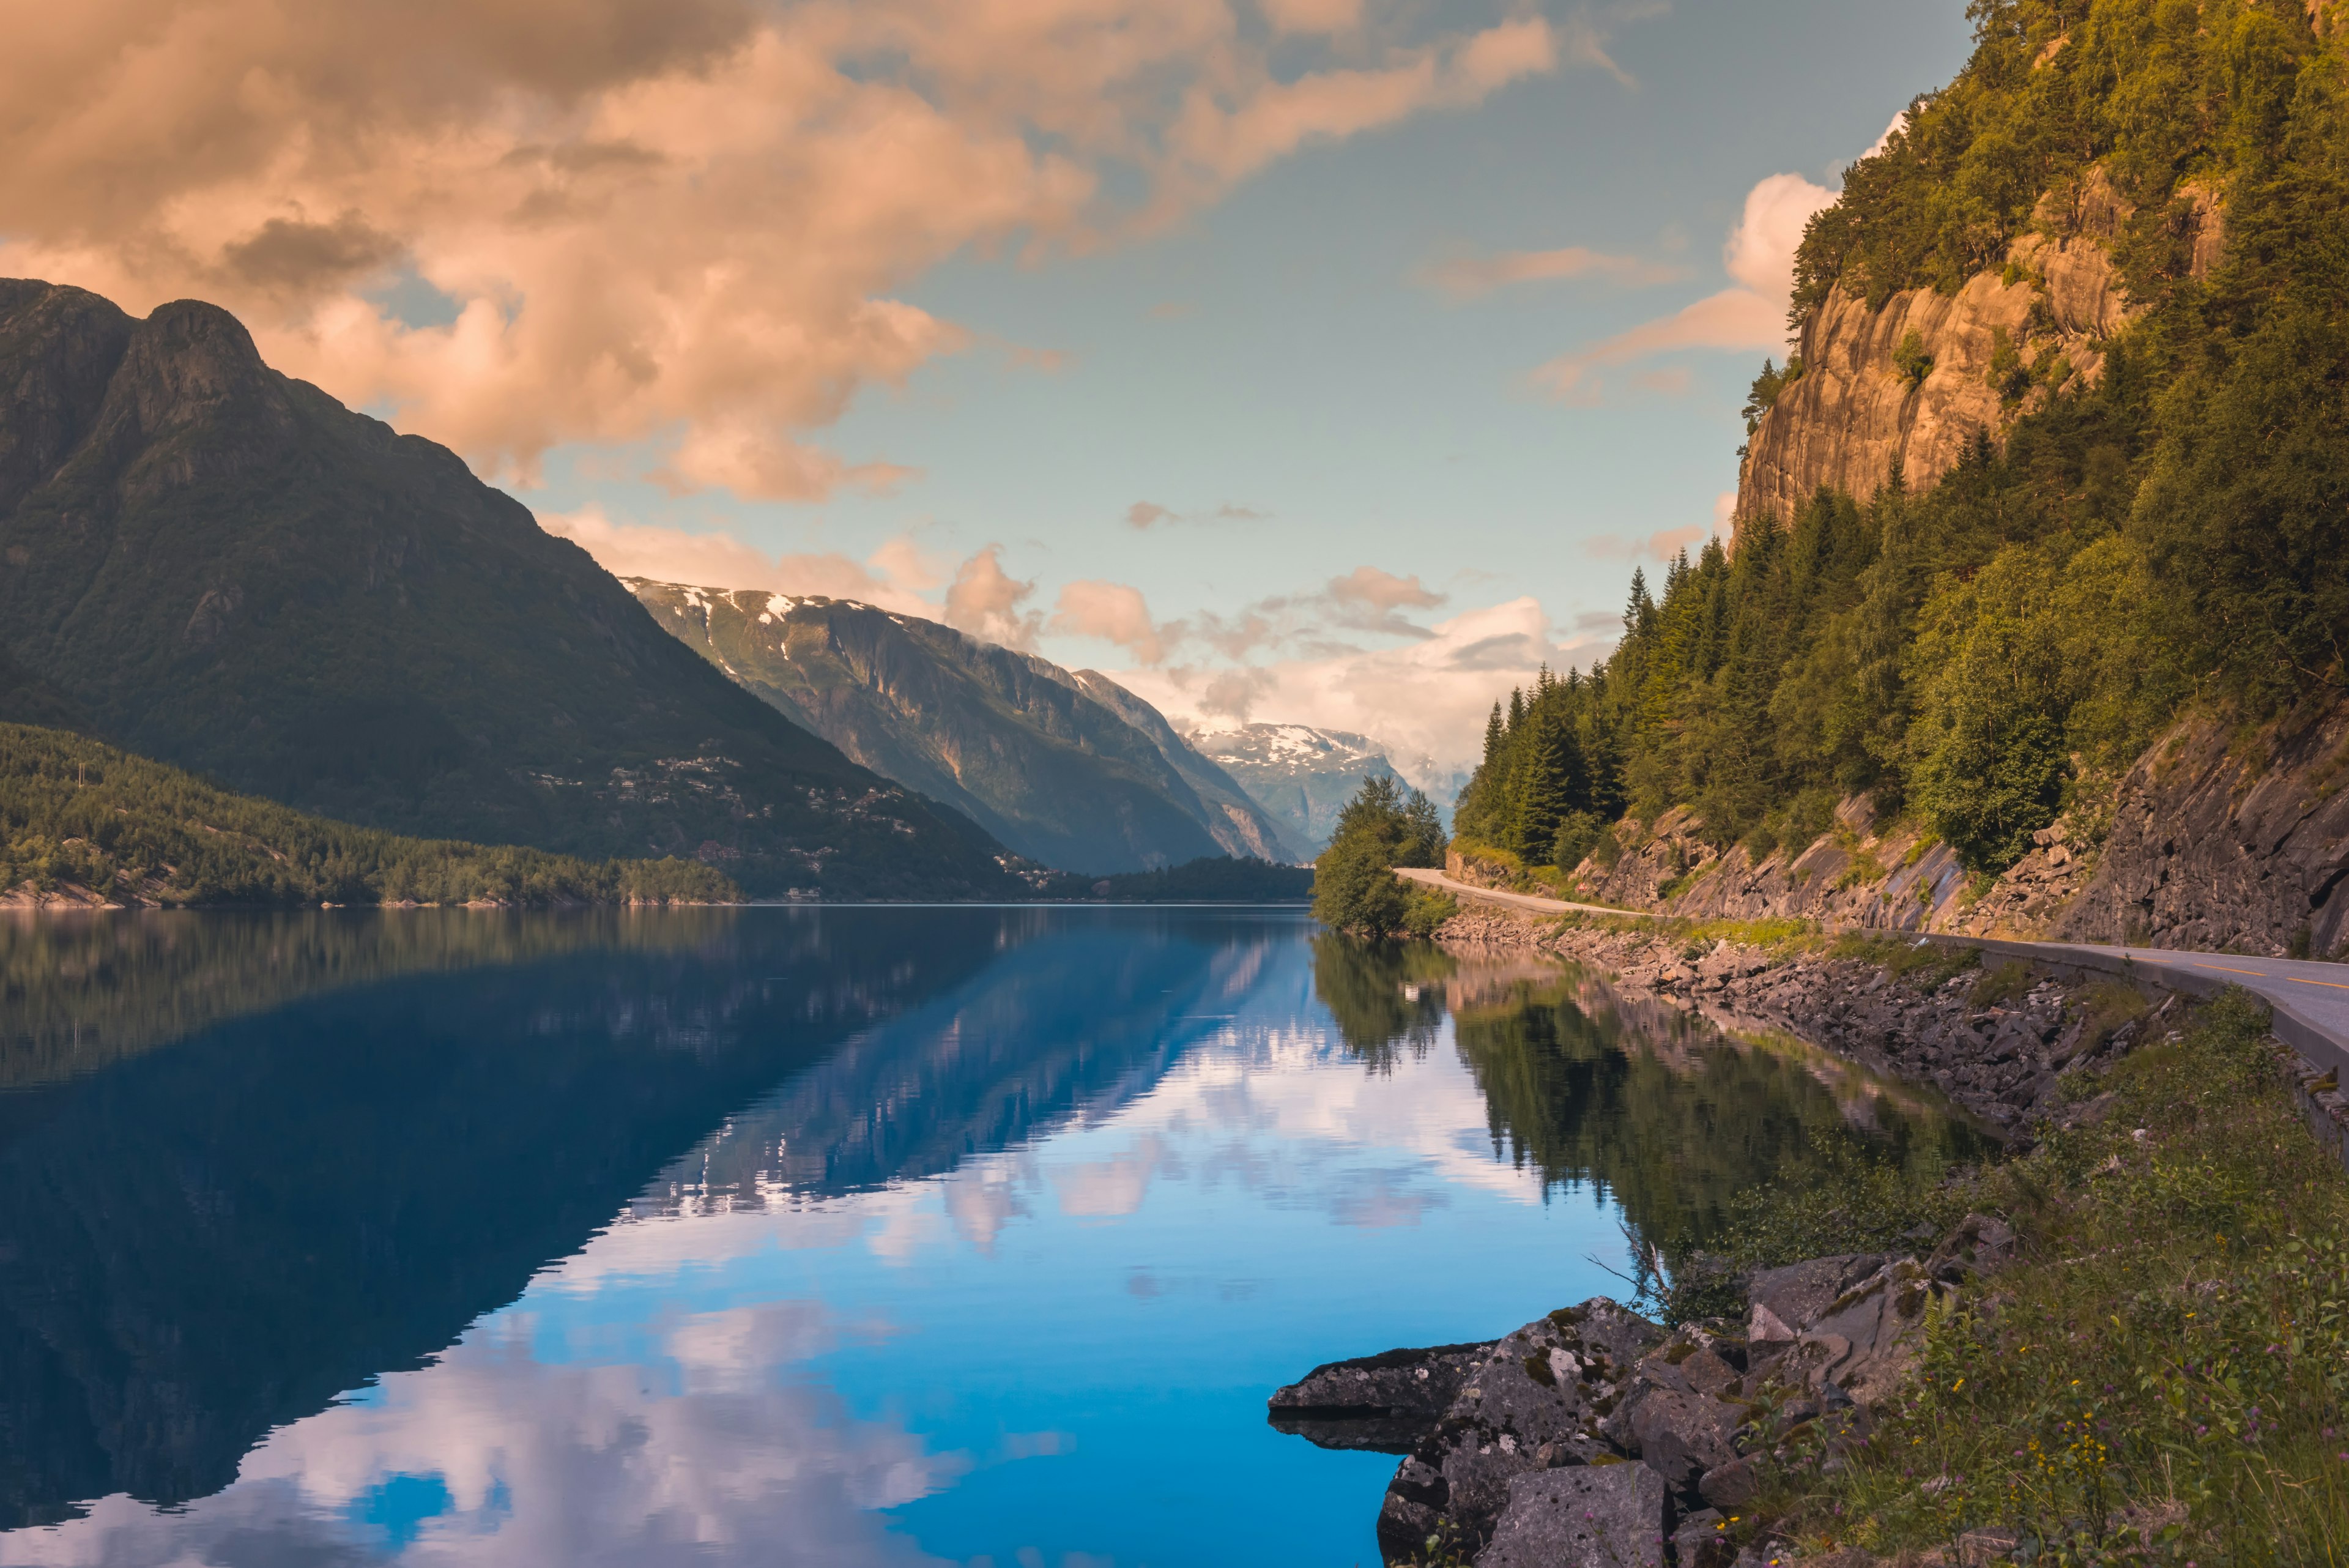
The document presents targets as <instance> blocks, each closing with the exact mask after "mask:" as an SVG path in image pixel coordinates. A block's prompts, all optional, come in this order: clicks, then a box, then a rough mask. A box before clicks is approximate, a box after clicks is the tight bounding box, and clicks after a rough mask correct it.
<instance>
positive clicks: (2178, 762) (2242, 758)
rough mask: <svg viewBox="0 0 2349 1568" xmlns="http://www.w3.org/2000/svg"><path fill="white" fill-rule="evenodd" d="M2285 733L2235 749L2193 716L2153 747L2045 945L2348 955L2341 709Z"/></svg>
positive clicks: (2348, 768) (2344, 721) (2209, 722)
mask: <svg viewBox="0 0 2349 1568" xmlns="http://www.w3.org/2000/svg"><path fill="white" fill-rule="evenodd" d="M2280 731H2281V727H2280V729H2279V731H2271V732H2268V733H2264V734H2261V735H2259V736H2257V737H2254V738H2253V742H2252V743H2251V744H2250V745H2248V746H2243V747H2240V748H2238V747H2236V746H2235V745H2233V744H2232V743H2231V742H2232V741H2233V740H2234V739H2235V737H2234V736H2233V735H2231V734H2230V732H2229V730H2228V729H2227V727H2226V726H2225V725H2223V724H2222V723H2220V722H2218V721H2217V720H2215V719H2209V718H2190V719H2189V720H2187V721H2185V722H2181V723H2180V724H2178V726H2177V728H2175V729H2174V730H2173V731H2171V732H2170V733H2169V734H2168V736H2166V737H2164V738H2163V739H2162V740H2161V741H2160V742H2157V743H2156V744H2155V745H2154V747H2153V748H2152V749H2151V750H2150V751H2148V752H2147V753H2146V754H2145V756H2144V757H2143V758H2141V759H2140V760H2139V761H2138V763H2137V766H2136V767H2134V768H2132V769H2131V770H2130V771H2129V774H2128V775H2127V778H2126V779H2124V780H2123V781H2122V784H2121V787H2120V794H2119V799H2118V802H2117V804H2116V809H2115V811H2114V814H2113V820H2112V826H2111V829H2110V831H2109V833H2108V834H2107V836H2106V838H2105V841H2104V844H2103V845H2102V846H2101V848H2100V850H2099V852H2098V855H2097V858H2096V863H2095V875H2094V876H2093V877H2090V878H2088V879H2087V882H2086V886H2085V888H2083V889H2082V891H2081V892H2080V894H2079V896H2078V897H2077V898H2075V899H2073V900H2072V901H2070V903H2069V904H2068V905H2067V906H2066V907H2065V908H2064V909H2063V911H2062V912H2061V913H2060V915H2058V916H2057V917H2056V918H2055V919H2054V920H2053V921H2052V922H2050V929H2051V934H2053V935H2054V936H2057V937H2061V938H2065V939H2069V940H2077V941H2096V942H2127V943H2130V944H2133V945H2139V946H2146V947H2163V948H2200V949H2204V950H2216V951H2229V950H2232V951H2238V952H2251V953H2258V954H2265V955H2285V954H2296V955H2298V956H2302V957H2315V958H2333V957H2342V956H2349V953H2344V950H2349V892H2344V888H2349V794H2344V791H2343V787H2342V786H2343V785H2344V784H2349V703H2341V704H2337V705H2335V706H2334V707H2333V708H2332V709H2331V710H2330V711H2325V712H2323V713H2321V714H2314V715H2302V716H2301V718H2300V720H2299V721H2298V722H2297V725H2296V726H2295V727H2292V728H2291V729H2290V730H2289V732H2280ZM2251 757H2258V758H2264V759H2265V763H2264V765H2255V764H2254V763H2252V762H2251V761H2250V760H2248V759H2249V758H2251Z"/></svg>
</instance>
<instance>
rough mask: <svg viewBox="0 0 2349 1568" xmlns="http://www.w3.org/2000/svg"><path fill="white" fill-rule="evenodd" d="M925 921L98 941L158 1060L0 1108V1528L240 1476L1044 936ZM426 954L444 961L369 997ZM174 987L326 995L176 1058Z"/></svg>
mask: <svg viewBox="0 0 2349 1568" xmlns="http://www.w3.org/2000/svg"><path fill="white" fill-rule="evenodd" d="M906 919H908V920H909V921H910V922H911V925H910V927H905V926H893V927H886V928H885V927H882V926H880V925H878V924H877V923H874V922H857V921H830V922H823V921H818V920H816V919H812V918H810V917H800V918H792V917H791V916H789V915H788V914H783V913H780V912H778V913H777V914H775V915H773V916H772V917H771V918H761V919H740V920H738V919H718V920H715V921H711V920H704V919H695V918H690V917H688V919H685V920H682V921H678V922H677V923H675V924H674V925H664V926H663V927H662V928H661V929H659V931H658V934H657V940H639V933H640V932H641V931H642V928H634V929H628V928H622V927H617V926H614V925H612V924H610V923H607V922H577V921H571V920H565V919H560V918H543V919H523V920H521V921H516V920H513V919H492V920H487V921H482V920H474V919H471V918H470V917H468V916H466V915H464V914H462V913H452V914H450V916H447V917H440V916H437V915H430V914H427V913H426V912H422V911H419V912H418V914H417V918H416V919H415V920H414V921H413V923H410V922H409V921H404V920H401V919H397V918H395V919H392V920H390V921H388V922H384V923H381V924H376V925H374V926H373V927H372V935H373V936H379V937H382V938H383V939H384V940H382V941H381V942H377V941H374V940H370V929H369V928H368V927H367V926H361V925H356V924H353V923H347V922H345V921H341V920H337V919H333V918H332V917H326V918H323V919H322V918H318V917H312V918H311V919H309V920H307V921H305V920H301V919H295V920H291V921H282V922H266V923H246V922H242V921H228V922H222V929H217V930H215V929H209V927H210V922H208V921H205V920H203V919H202V918H198V919H196V921H195V922H194V923H193V925H192V928H191V925H189V924H184V923H183V924H181V925H178V926H177V927H176V928H167V930H168V933H169V937H170V939H171V940H116V941H114V942H112V943H111V944H110V945H109V944H105V943H103V942H102V941H98V940H93V941H92V942H91V944H90V945H91V946H93V947H103V948H104V950H107V951H108V952H109V953H110V954H111V955H112V958H113V960H114V961H117V962H119V963H120V964H121V965H122V966H123V971H125V972H122V973H121V980H122V989H123V992H124V995H125V1001H124V1002H123V1011H122V1012H121V1013H120V1014H119V1017H120V1020H121V1023H120V1027H119V1032H118V1033H111V1034H109V1036H108V1037H109V1038H113V1039H119V1040H138V1041H140V1042H142V1043H143V1044H145V1045H146V1047H147V1048H146V1049H145V1050H144V1051H143V1052H142V1053H141V1054H136V1055H131V1056H129V1059H127V1060H119V1062H118V1063H117V1064H116V1065H115V1066H114V1067H113V1068H112V1069H111V1070H110V1071H107V1072H103V1073H98V1074H96V1075H89V1076H84V1077H80V1078H78V1079H75V1080H73V1081H69V1082H67V1083H64V1084H60V1085H52V1086H50V1087H48V1088H47V1089H45V1090H42V1091H39V1092H19V1093H17V1094H15V1095H12V1096H5V1097H0V1114H5V1122H0V1264H5V1267H0V1391H5V1392H0V1401H5V1418H0V1521H5V1522H9V1523H15V1522H23V1521H33V1520H40V1519H49V1518H56V1517H58V1516H59V1515H60V1513H61V1512H62V1511H63V1510H64V1508H65V1505H66V1504H67V1503H68V1502H70V1501H73V1500H77V1499H86V1498H90V1497H97V1496H102V1495H104V1494H106V1493H108V1492H112V1491H117V1490H123V1491H129V1492H131V1493H133V1494H134V1495H137V1496H139V1497H142V1498H146V1499H150V1500H153V1501H160V1502H167V1503H168V1502H175V1501H181V1500H183V1499H186V1498H190V1497H195V1496H200V1495H202V1494H203V1493H205V1492H209V1491H212V1490H217V1489H219V1488H220V1487H222V1486H224V1485H226V1484H227V1482H228V1481H229V1480H230V1479H231V1478H232V1476H233V1474H234V1472H235V1467H236V1461H237V1459H238V1457H239V1456H240V1455H241V1454H242V1453H243V1451H244V1450H245V1449H246V1448H248V1447H249V1446H250V1445H251V1444H252V1443H253V1441H254V1439H255V1438H258V1437H259V1436H260V1435H261V1433H263V1432H264V1431H265V1430H267V1429H268V1428H270V1427H272V1426H274V1425H275V1424H277V1423H279V1422H283V1421H286V1420H291V1419H293V1418H295V1417H299V1416H303V1415H307V1414H308V1413H310V1412H311V1411H314V1410H316V1409H318V1408H319V1407H321V1406H323V1405H325V1404H326V1402H327V1401H328V1400H329V1399H331V1398H332V1397H334V1396H335V1395H336V1394H337V1393H339V1392H341V1391H342V1390H344V1389H347V1388H351V1387H355V1386H358V1385H359V1384H361V1383H364V1382H365V1381H366V1380H367V1378H368V1377H369V1376H373V1375H375V1374H377V1373H379V1372H386V1371H392V1370H397V1369H398V1368H402V1367H407V1366H415V1365H417V1364H418V1363H419V1360H420V1359H421V1358H422V1357H424V1356H426V1355H429V1354H430V1353H432V1352H435V1351H438V1350H440V1349H441V1348H442V1347H443V1346H445V1345H448V1344H449V1343H450V1341H451V1340H452V1339H454V1338H455V1337H456V1335H457V1334H458V1333H459V1332H460V1330H461V1329H462V1328H463V1327H464V1326H465V1324H468V1323H469V1322H471V1320H472V1319H474V1318H475V1317H477V1316H479V1315H480V1314H481V1313H483V1312H485V1311H487V1310H489V1309H491V1308H492V1307H494V1306H497V1305H499V1304H501V1303H503V1302H506V1301H510V1300H512V1297H513V1295H514V1294H515V1293H516V1292H518V1291H519V1290H521V1288H522V1286H523V1282H525V1281H526V1280H527V1279H528V1278H529V1277H530V1274H531V1272H532V1271H533V1269H535V1268H536V1267H538V1266H539V1265H540V1264H541V1263H543V1262H545V1261H546V1260H547V1259H549V1258H554V1257H561V1256H563V1255H564V1254H566V1253H568V1252H570V1251H574V1249H576V1248H577V1247H578V1246H579V1245H580V1243H581V1242H583V1241H585V1240H586V1239H587V1238H588V1236H590V1235H591V1234H593V1233H594V1232H595V1231H596V1230H597V1229H598V1228H599V1227H601V1226H604V1225H605V1224H608V1223H609V1222H610V1220H611V1218H612V1216H613V1215H614V1213H615V1212H616V1211H617V1210H620V1209H621V1208H623V1207H624V1206H626V1204H627V1203H628V1202H629V1201H630V1200H631V1199H633V1198H635V1197H636V1195H637V1194H638V1193H639V1192H641V1191H642V1190H643V1189H644V1186H645V1184H646V1183H647V1181H648V1180H649V1179H652V1178H653V1177H654V1176H655V1175H656V1174H657V1172H658V1171H659V1170H660V1169H661V1168H662V1167H663V1166H664V1165H665V1164H666V1163H667V1162H668V1161H669V1160H671V1159H673V1158H676V1156H677V1155H678V1153H679V1152H680V1151H681V1150H683V1149H686V1148H688V1147H691V1146H692V1145H693V1144H694V1142H695V1141H696V1140H697V1139H698V1138H699V1137H702V1136H703V1135H704V1134H705V1133H707V1132H708V1130H709V1127H711V1126H712V1125H713V1124H714V1123H716V1122H718V1121H719V1119H720V1118H722V1117H723V1116H725V1115H726V1114H727V1113H728V1112H729V1111H730V1110H732V1109H734V1108H735V1107H736V1106H740V1105H741V1104H742V1103H744V1102H745V1101H746V1100H748V1099H750V1098H751V1097H752V1096H756V1095H758V1094H760V1093H761V1092H763V1091H764V1090H766V1089H767V1088H768V1087H769V1086H770V1085H772V1084H773V1083H774V1082H775V1081H776V1079H777V1078H778V1077H779V1076H781V1075H783V1074H785V1073H787V1072H789V1071H790V1070H792V1068H793V1067H794V1066H795V1065H803V1064H808V1063H810V1062H812V1061H813V1060H815V1059H817V1057H818V1056H819V1055H820V1054H821V1053H822V1052H823V1050H824V1049H826V1048H827V1047H829V1046H831V1045H833V1044H836V1043H837V1042H838V1041H840V1040H841V1039H843V1037H845V1036H846V1035H848V1034H849V1033H851V1032H853V1031H854V1030H856V1029H859V1028H862V1027H864V1026H866V1025H868V1024H870V1023H872V1022H874V1020H875V1019H877V1018H880V1017H884V1016H886V1015H888V1014H890V1013H892V1012H896V1011H899V1010H901V1009H902V1008H904V1007H905V1006H907V1005H910V1004H911V1003H913V1002H916V1001H918V1000H920V999H921V998H923V997H925V996H927V995H930V994H932V993H934V992H937V991H938V990H939V989H941V988H942V987H945V986H947V985H949V984H951V983H953V982H955V981H958V980H961V979H963V978H965V977H967V976H968V975H969V974H971V973H972V972H974V971H978V970H979V969H981V968H983V967H984V966H986V965H988V964H989V963H991V962H993V961H995V960H996V958H997V956H998V950H999V939H1000V940H1007V941H1016V940H1017V939H1018V938H1019V935H1020V934H1021V933H1020V932H1019V930H1018V929H1016V928H1011V929H1006V928H1001V927H998V928H994V929H988V928H987V927H980V926H975V925H973V924H972V923H971V922H969V921H968V920H962V919H927V920H925V919H922V918H921V916H920V915H918V914H912V915H908V916H907V917H906ZM152 929H153V928H152V927H144V928H143V930H141V931H140V932H139V933H137V934H139V935H141V936H143V935H144V933H145V932H151V930H152ZM615 939H619V940H615ZM543 953H554V954H558V955H560V956H556V957H551V958H538V959H536V960H535V961H522V962H516V961H515V960H517V959H523V960H529V959H530V958H532V956H533V955H537V954H543ZM460 963H462V964H464V965H466V966H468V967H464V968H461V969H456V972H448V971H450V970H451V969H454V968H456V966H457V965H458V964H460ZM402 968H418V969H427V970H432V969H437V970H440V971H442V972H440V973H437V974H432V975H430V976H429V978H409V979H405V980H400V981H390V982H384V983H378V984H375V985H365V984H357V983H354V978H355V977H357V978H360V979H363V978H364V977H365V976H367V975H369V974H379V973H384V972H394V971H398V970H400V969H402ZM174 985H182V986H186V987H188V988H190V989H193V990H198V991H201V992H205V993H206V994H208V995H210V996H212V997H220V996H225V995H230V994H237V995H244V996H250V995H252V994H253V993H254V992H255V991H256V990H266V989H271V988H274V989H277V990H278V991H280V992H281V993H285V994H294V995H300V994H302V993H303V992H316V994H314V995H311V996H310V997H309V998H308V999H306V1000H305V1001H301V1002H295V1003H294V1004H293V1005H290V1006H286V1007H284V1008H282V1009H280V1010H278V1011H276V1012H269V1013H265V1014H263V1015H259V1016H249V1017H243V1018H238V1019H235V1020H234V1021H233V1022H231V1023H225V1024H222V1025H220V1026H218V1027H215V1028H212V1029H210V1030H205V1031H202V1032H199V1033H196V1034H195V1035H194V1036H192V1037H191V1038H189V1039H186V1040H183V1041H181V1042H180V1043H179V1044H177V1045H176V1046H175V1047H173V1048H171V1049H168V1050H165V1049H160V1048H157V1043H158V1042H160V1041H161V1040H163V1039H166V1038H168V1031H169V1029H170V1028H171V1026H172V1021H174V1020H176V1019H177V1018H178V1017H180V1016H182V1012H181V1006H182V1004H181V1003H180V1002H178V1001H176V1000H160V999H168V998H171V993H172V990H173V987H174ZM336 986H342V987H344V989H339V990H337V989H333V988H334V987H336ZM59 989H62V988H59ZM136 997H152V998H156V999H159V1005H158V1008H157V1010H156V1013H154V1014H141V1013H140V1012H136V1011H135V1010H133V1009H132V1007H131V1003H130V1002H129V999H130V998H136ZM23 1038H24V1036H21V1035H16V1036H12V1037H11V1042H10V1044H9V1045H8V1049H13V1048H14V1043H15V1042H16V1041H19V1040H22V1039H23ZM42 1038H43V1037H40V1036H35V1037H34V1038H33V1041H32V1047H31V1049H32V1051H33V1053H34V1054H36V1057H37V1058H38V1060H40V1061H41V1062H42V1063H44V1064H47V1063H48V1062H49V1061H51V1060H53V1058H52V1057H50V1056H49V1055H48V1054H46V1052H45V1050H44V1047H43V1045H42ZM0 1054H5V1052H0ZM20 1081H21V1077H20Z"/></svg>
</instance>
